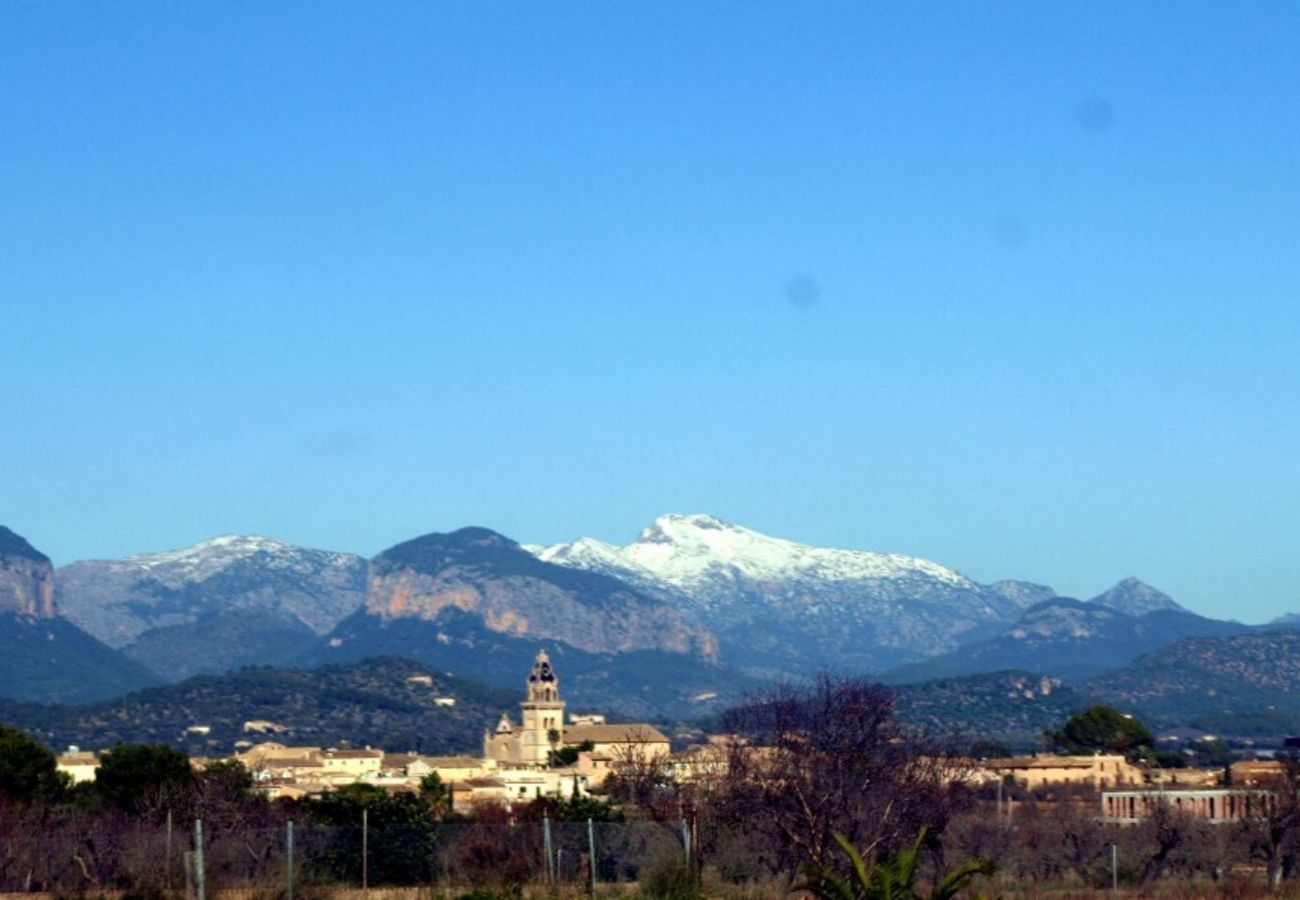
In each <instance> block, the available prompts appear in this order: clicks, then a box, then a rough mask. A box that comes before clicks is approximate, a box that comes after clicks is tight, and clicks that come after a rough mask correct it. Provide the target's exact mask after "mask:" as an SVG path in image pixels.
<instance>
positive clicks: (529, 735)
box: [483, 650, 564, 766]
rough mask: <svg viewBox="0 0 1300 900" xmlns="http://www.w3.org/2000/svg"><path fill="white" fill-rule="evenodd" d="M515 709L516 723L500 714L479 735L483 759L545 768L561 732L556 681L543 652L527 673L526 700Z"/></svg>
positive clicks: (561, 722)
mask: <svg viewBox="0 0 1300 900" xmlns="http://www.w3.org/2000/svg"><path fill="white" fill-rule="evenodd" d="M519 706H520V709H521V710H522V713H523V715H522V717H521V723H520V724H518V725H516V724H515V723H514V722H512V721H510V716H509V714H503V715H502V716H501V721H500V722H498V723H497V727H496V729H495V730H494V731H491V732H485V733H484V734H483V756H484V757H486V758H488V759H492V760H495V761H496V762H498V763H501V764H508V765H524V766H545V765H546V764H547V762H548V761H549V759H550V755H551V751H552V750H558V749H559V748H560V746H561V743H560V741H561V735H562V732H563V730H564V701H563V700H561V699H560V680H559V679H558V678H557V677H556V675H555V670H554V669H553V668H552V667H551V660H550V657H548V656H547V655H546V651H545V650H540V651H538V653H537V658H536V660H534V662H533V670H532V671H531V672H530V673H529V674H528V694H527V699H525V700H524V702H523V703H521V704H519Z"/></svg>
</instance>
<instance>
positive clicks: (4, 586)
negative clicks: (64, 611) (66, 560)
mask: <svg viewBox="0 0 1300 900" xmlns="http://www.w3.org/2000/svg"><path fill="white" fill-rule="evenodd" d="M0 613H14V614H17V615H20V616H25V617H27V618H31V619H53V618H54V617H55V616H56V615H57V614H58V613H57V611H56V610H55V607H54V567H53V566H52V565H51V564H50V558H49V557H48V556H46V555H45V554H44V553H41V552H39V551H38V550H36V549H35V548H34V547H32V545H31V544H29V543H27V541H26V540H25V539H24V538H22V537H21V536H20V535H17V534H15V533H14V532H12V531H10V530H9V529H8V528H5V527H4V526H3V525H0Z"/></svg>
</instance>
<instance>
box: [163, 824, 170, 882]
mask: <svg viewBox="0 0 1300 900" xmlns="http://www.w3.org/2000/svg"><path fill="white" fill-rule="evenodd" d="M163 881H164V882H165V883H166V885H167V890H169V891H170V890H171V889H172V811H171V810H170V809H169V810H167V855H166V857H165V858H164V860H163Z"/></svg>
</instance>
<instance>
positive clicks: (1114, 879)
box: [1110, 844, 1119, 897]
mask: <svg viewBox="0 0 1300 900" xmlns="http://www.w3.org/2000/svg"><path fill="white" fill-rule="evenodd" d="M1110 892H1111V893H1112V894H1114V895H1115V896H1116V897H1118V896H1119V846H1118V845H1116V844H1111V845H1110Z"/></svg>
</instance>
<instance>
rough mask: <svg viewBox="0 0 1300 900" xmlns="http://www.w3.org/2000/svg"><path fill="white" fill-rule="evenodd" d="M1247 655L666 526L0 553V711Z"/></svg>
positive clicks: (869, 557)
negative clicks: (396, 687) (164, 695)
mask: <svg viewBox="0 0 1300 900" xmlns="http://www.w3.org/2000/svg"><path fill="white" fill-rule="evenodd" d="M1272 627H1273V628H1278V627H1280V626H1279V625H1274V626H1272ZM1252 633H1253V629H1252V628H1251V627H1250V626H1245V625H1241V624H1240V623H1236V622H1224V621H1219V620H1213V619H1207V618H1204V617H1201V616H1197V615H1195V614H1193V613H1191V612H1189V611H1187V610H1185V609H1183V608H1182V607H1181V606H1179V605H1178V604H1177V603H1176V602H1175V601H1174V600H1173V599H1172V598H1170V597H1168V596H1167V595H1165V594H1163V593H1161V592H1160V591H1158V590H1156V589H1155V588H1152V587H1150V586H1149V585H1146V584H1144V583H1142V582H1141V581H1138V580H1137V579H1134V578H1128V579H1124V580H1123V581H1121V582H1119V583H1118V584H1116V585H1115V586H1114V587H1113V588H1111V589H1110V590H1108V591H1106V592H1105V593H1103V594H1100V595H1098V596H1097V597H1094V598H1092V599H1091V600H1088V601H1078V600H1072V599H1069V598H1062V597H1057V596H1056V592H1055V591H1053V590H1052V589H1051V588H1049V587H1047V586H1044V585H1039V584H1035V583H1033V582H1028V581H1017V580H1004V581H998V582H994V583H991V584H981V583H979V582H976V581H974V580H973V579H970V578H968V577H966V576H964V575H962V574H961V573H959V572H957V571H955V570H953V569H950V568H947V567H945V566H942V565H940V564H938V563H934V562H931V561H928V560H924V559H920V558H917V557H911V556H904V555H899V554H891V553H878V552H871V551H863V550H844V549H830V548H820V547H812V546H808V545H804V544H799V543H795V542H792V541H788V540H783V539H780V538H775V537H770V536H767V535H763V534H760V533H758V532H756V531H753V530H751V529H747V528H743V527H741V526H738V525H733V524H730V523H727V522H725V521H723V520H721V519H718V518H716V517H714V516H708V515H667V516H662V517H660V518H658V519H656V520H655V521H654V522H653V523H651V525H650V526H648V527H647V528H645V529H644V530H643V531H642V532H641V533H640V534H639V535H638V537H637V538H636V539H635V540H634V541H632V542H631V543H629V544H627V545H624V546H617V545H613V544H608V543H603V542H600V541H596V540H593V539H590V538H583V539H579V540H576V541H573V542H571V543H563V544H553V545H545V546H543V545H536V546H534V545H529V546H524V545H520V544H518V543H516V542H515V541H513V540H511V539H510V538H508V537H505V536H504V535H501V534H498V533H496V532H493V531H491V530H489V529H486V528H477V527H474V528H463V529H460V530H458V531H454V532H450V533H447V534H428V535H424V536H422V537H418V538H415V539H413V540H410V541H406V542H403V543H400V544H398V545H396V546H394V547H392V548H390V549H388V550H386V551H384V552H382V553H380V554H378V555H377V556H375V557H373V558H372V559H369V560H367V559H364V558H362V557H361V556H359V555H356V554H349V553H340V552H331V551H322V550H314V549H309V548H303V547H297V546H294V545H292V544H288V543H285V542H282V541H277V540H273V539H269V538H262V537H249V536H237V535H227V536H223V537H219V538H214V539H212V540H210V541H205V542H203V543H201V544H198V545H195V546H193V547H189V548H185V549H181V550H174V551H168V552H163V553H152V554H145V555H138V556H132V557H129V558H127V559H122V560H96V561H84V562H75V563H72V564H70V565H67V566H64V567H62V568H60V569H58V570H57V571H56V570H54V569H52V567H51V566H50V562H49V560H48V559H47V558H46V557H44V555H43V554H40V553H39V551H37V550H36V549H35V548H33V547H31V545H30V544H28V543H27V542H26V541H25V540H23V539H22V538H21V537H19V536H18V535H16V534H14V533H13V532H11V531H9V530H8V529H0V648H3V649H4V650H6V651H8V652H7V653H0V695H7V696H10V697H14V698H19V699H26V700H48V701H57V702H85V701H89V700H94V699H96V698H102V697H108V696H112V695H114V694H120V693H124V692H126V691H130V690H134V689H138V688H141V687H146V686H148V685H149V684H153V683H157V682H178V681H181V680H183V679H186V678H188V677H190V676H193V675H199V674H220V673H223V672H227V671H230V670H233V669H238V668H239V667H242V666H267V665H271V666H277V667H281V668H286V667H317V666H323V665H334V666H339V665H343V666H347V665H351V664H355V663H358V662H360V661H361V660H365V659H368V658H371V657H377V656H382V657H403V658H406V659H409V660H412V661H414V662H415V663H417V664H419V665H423V666H426V667H429V668H430V669H431V670H432V671H436V672H439V673H444V674H445V673H453V674H454V676H456V677H465V678H470V679H477V680H480V681H482V682H485V683H486V684H488V685H491V686H494V687H504V688H511V689H514V688H517V686H518V682H519V678H520V673H521V672H524V671H526V670H527V668H528V666H529V665H530V663H531V659H532V656H533V654H534V653H535V652H536V650H537V649H538V647H539V646H544V647H546V648H547V649H548V650H549V651H550V652H551V653H552V656H553V657H554V658H555V659H556V660H557V665H558V666H560V667H561V671H562V672H563V673H564V676H565V678H566V682H565V691H566V696H568V697H569V698H570V699H571V701H572V702H573V703H574V704H575V705H576V706H578V707H586V708H589V709H592V710H597V709H599V710H607V711H610V712H613V713H615V714H620V715H624V716H629V717H633V716H634V717H638V718H642V717H650V718H654V717H671V718H689V717H693V716H698V715H701V714H705V713H708V712H709V711H711V710H715V709H716V708H717V707H719V706H720V705H725V704H727V703H730V702H734V701H735V700H737V699H739V698H740V697H742V696H743V695H744V694H746V693H748V692H753V691H755V690H759V689H761V688H762V686H763V685H764V684H766V683H769V682H770V680H771V679H774V678H776V679H788V678H796V679H797V678H800V677H803V676H805V675H807V674H809V673H812V672H815V671H818V670H823V669H831V670H834V671H840V672H856V673H866V674H872V675H875V676H877V677H881V678H882V679H884V680H886V681H889V682H891V683H894V684H898V685H907V684H915V683H919V682H924V683H927V684H937V683H951V684H959V683H960V682H961V681H962V679H964V678H968V677H972V676H983V675H987V674H988V673H990V672H993V671H1000V670H1007V669H1014V670H1017V671H1020V672H1022V673H1033V675H1032V676H1030V675H1024V676H1016V677H1031V678H1044V677H1045V678H1048V679H1049V680H1051V681H1053V682H1054V683H1058V684H1059V683H1060V682H1061V681H1062V680H1064V682H1065V683H1066V684H1065V685H1064V686H1063V687H1060V688H1058V690H1057V691H1056V693H1055V696H1057V697H1058V698H1060V697H1064V696H1066V694H1065V693H1063V691H1067V692H1068V690H1073V689H1076V688H1078V689H1079V690H1083V689H1084V686H1085V684H1086V683H1091V680H1092V679H1096V678H1098V677H1101V676H1102V675H1103V674H1104V673H1106V672H1109V671H1114V670H1121V669H1123V667H1126V666H1129V665H1130V664H1134V661H1135V660H1138V659H1139V658H1140V657H1142V656H1143V655H1144V654H1151V653H1154V652H1157V651H1160V650H1162V649H1164V648H1168V647H1172V646H1179V642H1180V641H1186V640H1189V639H1191V640H1195V639H1208V640H1218V639H1232V638H1235V637H1238V636H1249V635H1250V634H1252ZM971 684H972V685H973V684H974V682H971ZM899 690H900V691H901V692H903V693H904V694H906V692H907V691H908V690H909V689H907V688H904V687H900V688H899ZM971 690H976V692H977V693H978V690H977V689H976V688H975V687H971ZM1036 696H1037V695H1036ZM1211 711H1213V710H1211ZM1220 712H1221V710H1220Z"/></svg>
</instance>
